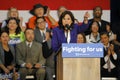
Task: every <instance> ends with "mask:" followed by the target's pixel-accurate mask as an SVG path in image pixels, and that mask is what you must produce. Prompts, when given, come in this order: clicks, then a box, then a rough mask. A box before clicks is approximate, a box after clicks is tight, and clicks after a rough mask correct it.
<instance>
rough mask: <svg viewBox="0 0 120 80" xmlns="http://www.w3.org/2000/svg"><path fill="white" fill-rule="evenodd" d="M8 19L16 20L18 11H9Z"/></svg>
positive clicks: (13, 9)
mask: <svg viewBox="0 0 120 80" xmlns="http://www.w3.org/2000/svg"><path fill="white" fill-rule="evenodd" d="M9 17H14V18H17V17H18V11H17V9H15V8H12V9H11V10H10V15H9Z"/></svg>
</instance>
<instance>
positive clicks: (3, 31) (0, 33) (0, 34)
mask: <svg viewBox="0 0 120 80" xmlns="http://www.w3.org/2000/svg"><path fill="white" fill-rule="evenodd" d="M3 33H7V34H8V35H9V33H8V32H7V31H5V30H2V31H1V32H0V37H1V36H2V34H3Z"/></svg>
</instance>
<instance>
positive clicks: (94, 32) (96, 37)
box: [86, 21, 100, 43]
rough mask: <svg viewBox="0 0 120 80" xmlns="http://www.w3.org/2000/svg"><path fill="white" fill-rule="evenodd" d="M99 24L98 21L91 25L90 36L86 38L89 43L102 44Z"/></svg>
mask: <svg viewBox="0 0 120 80" xmlns="http://www.w3.org/2000/svg"><path fill="white" fill-rule="evenodd" d="M99 26H100V25H99V23H98V22H97V21H93V22H91V23H90V25H89V27H90V34H89V35H87V36H86V40H87V43H99V42H100V34H99Z"/></svg>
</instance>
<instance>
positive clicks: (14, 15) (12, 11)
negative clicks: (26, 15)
mask: <svg viewBox="0 0 120 80" xmlns="http://www.w3.org/2000/svg"><path fill="white" fill-rule="evenodd" d="M9 18H16V19H18V20H20V22H19V25H20V28H21V30H23V31H25V29H26V24H25V22H24V21H23V18H22V17H20V16H19V12H18V10H17V8H15V7H11V8H10V9H9V10H8V14H7V19H9ZM7 19H6V20H4V21H3V22H2V25H1V28H3V27H5V26H6V25H7V22H6V21H7Z"/></svg>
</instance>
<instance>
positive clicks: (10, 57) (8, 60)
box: [0, 31, 15, 74]
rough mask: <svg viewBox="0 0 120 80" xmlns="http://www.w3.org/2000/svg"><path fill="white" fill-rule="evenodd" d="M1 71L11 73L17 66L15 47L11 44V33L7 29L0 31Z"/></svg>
mask: <svg viewBox="0 0 120 80" xmlns="http://www.w3.org/2000/svg"><path fill="white" fill-rule="evenodd" d="M0 40H1V42H0V73H3V74H4V73H5V74H8V73H11V72H12V71H13V69H14V68H15V49H14V47H13V46H11V45H9V44H8V42H9V34H8V33H7V32H5V31H2V32H1V33H0Z"/></svg>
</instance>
